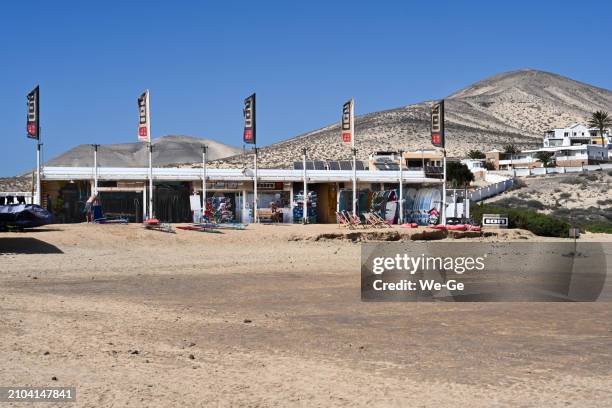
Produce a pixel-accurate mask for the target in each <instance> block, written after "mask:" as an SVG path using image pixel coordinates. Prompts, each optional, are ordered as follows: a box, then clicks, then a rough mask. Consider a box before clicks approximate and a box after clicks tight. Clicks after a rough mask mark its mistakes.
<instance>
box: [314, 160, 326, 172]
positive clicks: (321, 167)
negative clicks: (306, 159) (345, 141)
mask: <svg viewBox="0 0 612 408" xmlns="http://www.w3.org/2000/svg"><path fill="white" fill-rule="evenodd" d="M314 168H315V170H325V169H326V168H325V162H324V161H321V160H315V161H314Z"/></svg>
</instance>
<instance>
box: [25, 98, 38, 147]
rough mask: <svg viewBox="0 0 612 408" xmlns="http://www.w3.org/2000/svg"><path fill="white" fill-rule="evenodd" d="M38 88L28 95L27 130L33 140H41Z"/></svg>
mask: <svg viewBox="0 0 612 408" xmlns="http://www.w3.org/2000/svg"><path fill="white" fill-rule="evenodd" d="M39 100H40V97H39V88H38V86H37V87H36V88H34V90H32V92H30V93H29V94H28V121H27V126H26V129H27V131H28V137H29V138H31V139H37V140H38V139H39V138H40V108H39Z"/></svg>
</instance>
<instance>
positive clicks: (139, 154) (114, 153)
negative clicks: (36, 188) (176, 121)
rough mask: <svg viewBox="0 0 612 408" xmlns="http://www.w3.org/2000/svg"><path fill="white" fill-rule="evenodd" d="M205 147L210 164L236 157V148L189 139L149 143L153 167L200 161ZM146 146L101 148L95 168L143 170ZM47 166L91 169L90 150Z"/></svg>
mask: <svg viewBox="0 0 612 408" xmlns="http://www.w3.org/2000/svg"><path fill="white" fill-rule="evenodd" d="M203 145H207V146H208V153H207V157H208V158H209V159H210V160H215V159H220V158H223V157H227V156H232V155H236V154H238V153H239V152H240V151H241V150H240V149H239V148H236V147H233V146H229V145H226V144H223V143H219V142H216V141H214V140H210V139H202V138H198V137H191V136H174V135H170V136H164V137H160V138H157V139H154V140H153V163H154V165H155V166H156V167H165V166H172V165H182V164H189V163H194V162H201V161H202V146H203ZM147 152H148V148H147V144H146V143H139V142H136V143H121V144H109V145H101V146H100V147H99V148H98V165H99V166H108V167H147V166H148V165H149V156H148V153H147ZM45 165H47V166H93V148H92V147H91V145H88V144H84V145H79V146H77V147H74V148H72V149H70V150H68V151H67V152H65V153H63V154H61V155H60V156H57V157H55V158H53V159H51V160H49V161H48V162H47V163H45Z"/></svg>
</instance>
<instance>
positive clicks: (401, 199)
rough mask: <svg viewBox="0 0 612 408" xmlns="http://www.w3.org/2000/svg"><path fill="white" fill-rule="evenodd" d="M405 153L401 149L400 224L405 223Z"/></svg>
mask: <svg viewBox="0 0 612 408" xmlns="http://www.w3.org/2000/svg"><path fill="white" fill-rule="evenodd" d="M403 153H404V152H402V151H401V150H400V151H399V157H400V161H399V223H400V225H401V224H403V223H404V169H403V168H404V166H403V164H404V163H403V161H404V160H403V158H402V156H403Z"/></svg>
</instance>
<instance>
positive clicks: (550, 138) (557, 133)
mask: <svg viewBox="0 0 612 408" xmlns="http://www.w3.org/2000/svg"><path fill="white" fill-rule="evenodd" d="M609 134H610V131H609V130H608V131H606V132H605V133H604V144H606V145H609V144H610V138H609ZM590 144H598V145H601V137H600V135H599V130H598V129H593V128H589V127H587V126H585V125H582V124H579V123H575V124H573V125H571V126H570V127H567V128H557V129H552V130H549V131H547V132H545V133H544V147H566V146H579V145H590Z"/></svg>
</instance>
